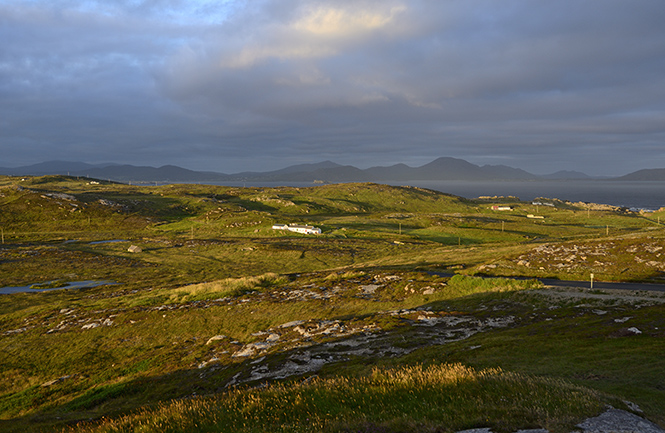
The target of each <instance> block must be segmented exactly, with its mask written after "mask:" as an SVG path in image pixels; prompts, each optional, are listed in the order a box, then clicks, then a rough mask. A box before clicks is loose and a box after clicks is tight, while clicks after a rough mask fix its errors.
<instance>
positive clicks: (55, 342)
mask: <svg viewBox="0 0 665 433" xmlns="http://www.w3.org/2000/svg"><path fill="white" fill-rule="evenodd" d="M496 204H499V201H492V200H466V199H462V198H459V197H455V196H451V195H447V194H442V193H438V192H434V191H429V190H424V189H419V188H409V187H391V186H386V185H377V184H341V185H325V186H320V187H315V188H287V187H283V188H234V187H220V186H209V185H164V186H151V187H137V186H130V185H122V184H115V183H108V182H101V181H91V180H90V179H76V178H69V177H39V178H25V180H22V179H19V178H8V177H5V178H0V229H1V230H2V236H3V243H2V244H0V287H5V286H22V285H36V286H34V287H42V288H56V287H60V286H63V285H65V284H67V283H68V282H75V281H85V280H103V281H105V282H106V283H105V284H102V285H100V286H97V287H90V288H84V289H71V290H39V291H38V292H36V293H16V294H12V295H0V371H1V372H2V374H1V375H0V429H1V430H2V431H10V432H11V431H16V432H19V431H40V430H41V431H49V432H50V431H60V430H62V429H65V431H83V432H107V431H108V432H116V431H118V432H119V431H123V432H124V431H128V432H129V431H132V432H134V431H146V432H147V431H155V432H157V431H160V432H161V431H179V432H195V431H196V432H198V431H233V432H236V431H385V432H397V431H405V430H409V431H414V430H418V431H456V430H462V429H465V428H472V427H492V428H493V429H494V431H497V432H503V431H514V430H515V429H517V428H535V427H544V428H549V429H551V430H552V431H561V432H563V431H566V432H567V431H570V430H571V428H573V426H574V424H575V423H576V422H579V421H580V420H582V419H583V418H585V417H587V416H591V415H594V414H597V413H598V412H599V411H600V410H602V408H603V405H605V404H608V403H609V404H612V405H614V406H616V407H622V408H630V406H627V405H626V403H625V402H624V400H625V401H631V402H633V403H636V404H638V405H639V406H640V407H641V408H642V409H643V410H644V411H645V414H646V416H647V417H648V418H650V419H651V420H654V421H656V422H659V423H661V425H665V424H663V423H665V405H663V403H662V402H664V401H665V395H664V394H663V389H665V384H664V383H663V379H662V377H661V376H662V374H661V372H662V371H663V368H664V367H665V365H663V361H662V360H661V357H660V354H661V353H663V349H665V347H663V341H665V339H663V337H664V335H663V332H665V323H663V319H662V317H665V315H663V308H664V307H663V305H664V303H665V299H664V298H663V297H662V296H659V294H658V293H632V292H631V293H620V292H603V291H597V290H596V291H590V290H573V289H552V288H545V287H543V286H542V284H541V283H539V282H537V281H535V280H529V279H528V278H527V279H524V280H513V279H506V278H490V279H487V278H477V277H473V275H480V274H482V275H490V276H494V277H506V276H520V277H534V276H537V277H550V278H551V277H555V278H560V279H581V280H585V279H587V278H588V274H589V272H595V274H596V275H597V278H598V279H599V280H608V281H609V280H617V281H622V280H623V281H651V282H654V281H660V280H661V279H662V277H663V275H664V273H663V272H665V268H664V267H663V265H662V263H663V261H662V257H663V256H662V255H661V254H665V250H663V248H664V247H665V242H664V241H663V236H664V233H663V230H662V226H661V225H660V224H659V220H658V217H659V215H658V214H637V213H632V212H626V211H623V210H620V209H610V208H600V207H599V208H595V209H589V208H586V207H577V206H575V205H573V204H570V203H560V202H556V206H554V207H536V206H533V205H532V204H530V203H524V202H519V201H517V200H512V199H507V200H501V202H500V204H501V206H510V207H511V210H506V211H501V210H496V209H492V206H493V205H496ZM529 215H531V217H529ZM534 215H535V216H542V217H543V218H533V216H534ZM275 223H282V224H285V223H300V224H312V225H315V226H317V227H320V228H321V229H322V231H323V233H322V234H321V235H317V236H313V235H301V234H297V233H291V232H284V231H279V230H273V229H272V225H273V224H275ZM132 245H134V246H138V247H140V248H141V251H140V252H129V251H128V248H129V247H130V246H132ZM452 273H456V274H457V275H455V276H452V277H451V275H452ZM109 281H111V282H113V284H108V282H109ZM633 328H634V329H633ZM635 330H637V331H635ZM424 400H426V403H425V402H424ZM275 413H280V414H283V416H281V417H279V418H275V417H274V416H272V417H271V416H268V415H267V414H275ZM89 420H92V423H85V422H87V421H89Z"/></svg>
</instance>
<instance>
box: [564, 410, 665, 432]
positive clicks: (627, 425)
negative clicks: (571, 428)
mask: <svg viewBox="0 0 665 433" xmlns="http://www.w3.org/2000/svg"><path fill="white" fill-rule="evenodd" d="M577 427H579V428H581V429H582V430H584V432H585V433H665V430H663V429H661V428H660V427H658V426H657V425H656V424H654V423H652V422H651V421H648V420H646V419H644V418H642V417H639V416H637V415H635V414H632V413H630V412H626V411H625V410H620V409H614V408H612V409H609V410H607V411H606V412H605V413H603V414H601V415H599V416H597V417H595V418H589V419H587V420H585V421H583V422H581V423H580V424H578V425H577Z"/></svg>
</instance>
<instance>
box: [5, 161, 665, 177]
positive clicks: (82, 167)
mask: <svg viewBox="0 0 665 433" xmlns="http://www.w3.org/2000/svg"><path fill="white" fill-rule="evenodd" d="M0 174H3V175H11V176H43V175H54V174H60V175H70V176H81V177H90V178H95V179H109V180H114V181H118V182H178V183H187V182H198V183H217V182H319V183H325V182H386V181H393V182H394V181H426V180H430V181H437V180H440V181H446V180H467V181H492V180H565V179H591V177H589V176H587V175H586V174H584V173H580V172H575V171H559V172H556V173H553V174H549V175H544V176H538V175H535V174H531V173H529V172H527V171H524V170H521V169H517V168H512V167H508V166H505V165H483V166H478V165H475V164H471V163H470V162H467V161H465V160H463V159H457V158H449V157H443V158H438V159H436V160H434V161H432V162H430V163H428V164H425V165H423V166H420V167H409V166H408V165H405V164H395V165H391V166H388V167H371V168H367V169H360V168H356V167H353V166H351V165H340V164H336V163H334V162H331V161H324V162H319V163H316V164H300V165H293V166H290V167H287V168H283V169H281V170H275V171H268V172H242V173H235V174H224V173H218V172H210V171H193V170H188V169H186V168H182V167H177V166H175V165H165V166H162V167H159V168H155V167H147V166H134V165H121V164H87V163H83V162H67V161H49V162H43V163H40V164H35V165H29V166H24V167H16V168H2V167H0ZM612 179H613V180H635V181H640V180H641V181H654V180H655V181H665V169H650V170H640V171H636V172H634V173H630V174H627V175H625V176H621V177H617V178H612Z"/></svg>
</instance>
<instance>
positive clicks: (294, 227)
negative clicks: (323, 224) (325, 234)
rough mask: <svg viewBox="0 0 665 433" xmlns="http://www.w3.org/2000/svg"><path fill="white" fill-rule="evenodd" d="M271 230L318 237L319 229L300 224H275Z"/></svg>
mask: <svg viewBox="0 0 665 433" xmlns="http://www.w3.org/2000/svg"><path fill="white" fill-rule="evenodd" d="M272 228H273V230H288V231H290V232H296V233H303V234H306V235H320V234H321V229H320V228H318V227H314V226H308V225H300V224H289V225H286V224H275V225H273V226H272Z"/></svg>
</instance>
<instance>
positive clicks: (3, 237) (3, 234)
mask: <svg viewBox="0 0 665 433" xmlns="http://www.w3.org/2000/svg"><path fill="white" fill-rule="evenodd" d="M0 231H2V243H3V244H4V243H5V229H0Z"/></svg>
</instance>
